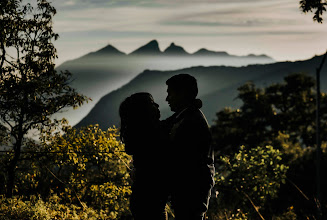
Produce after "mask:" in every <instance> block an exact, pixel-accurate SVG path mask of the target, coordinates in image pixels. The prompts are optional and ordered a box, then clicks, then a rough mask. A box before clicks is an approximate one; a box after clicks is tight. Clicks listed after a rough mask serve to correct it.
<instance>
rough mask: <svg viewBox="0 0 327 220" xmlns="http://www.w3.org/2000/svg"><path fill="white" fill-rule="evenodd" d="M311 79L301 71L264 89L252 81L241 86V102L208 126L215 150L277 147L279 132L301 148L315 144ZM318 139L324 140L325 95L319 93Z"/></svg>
mask: <svg viewBox="0 0 327 220" xmlns="http://www.w3.org/2000/svg"><path fill="white" fill-rule="evenodd" d="M314 86H315V81H314V79H313V78H312V77H311V76H308V75H305V74H293V75H289V76H287V77H285V78H284V83H277V84H273V85H270V86H268V87H267V88H256V87H255V85H254V84H253V83H246V84H245V85H243V86H241V87H240V88H239V89H238V90H239V95H238V98H240V99H241V100H242V101H243V105H242V106H241V107H240V108H239V109H236V110H232V109H228V108H226V109H224V110H222V111H220V112H218V113H217V120H216V121H215V124H214V125H213V126H212V128H211V129H212V133H213V141H214V146H215V151H217V152H220V153H222V154H230V153H234V152H237V150H238V149H239V147H240V146H241V145H245V146H246V147H251V148H252V147H256V146H264V145H272V146H274V147H277V148H278V146H280V142H279V140H278V137H279V135H280V133H283V134H287V135H289V136H290V138H289V140H290V141H291V142H292V143H299V144H300V145H301V146H302V147H308V146H314V145H315V139H314V137H315V109H316V107H315V100H316V98H315V90H314ZM321 99H322V100H321V103H322V105H321V112H322V114H321V120H322V123H321V124H322V128H321V131H322V132H321V133H322V134H321V138H322V139H321V140H322V141H327V123H326V122H327V105H326V103H327V97H326V95H325V94H324V93H322V95H321Z"/></svg>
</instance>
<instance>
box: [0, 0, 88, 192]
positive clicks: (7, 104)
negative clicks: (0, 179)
mask: <svg viewBox="0 0 327 220" xmlns="http://www.w3.org/2000/svg"><path fill="white" fill-rule="evenodd" d="M36 3H37V4H36V6H35V7H33V6H32V5H31V4H29V3H27V4H25V5H24V4H23V1H22V0H6V1H1V2H0V26H1V30H0V51H1V54H0V67H1V68H0V71H1V72H0V73H1V78H0V124H1V127H2V128H3V127H4V128H5V129H6V132H7V133H8V134H10V136H11V137H12V140H11V141H9V143H7V144H8V146H10V147H12V149H13V150H14V154H12V155H13V156H12V158H10V160H9V161H8V165H7V167H8V169H7V171H8V172H7V173H8V178H7V179H8V183H7V196H8V197H11V196H12V189H13V185H14V180H15V173H16V170H15V167H16V165H17V162H18V160H19V158H20V151H21V148H22V146H23V145H24V137H25V135H26V134H27V133H28V132H29V131H31V130H32V129H40V130H41V129H44V128H47V127H56V126H58V125H59V124H60V122H61V121H60V120H59V121H51V120H50V117H51V116H52V115H53V114H54V113H56V112H58V111H60V110H61V109H63V108H65V107H77V106H80V105H81V104H82V103H83V102H84V101H85V100H87V98H86V97H85V96H82V95H80V94H78V93H77V92H76V91H75V89H73V88H71V87H70V86H69V83H70V77H71V74H70V73H69V72H60V73H59V72H57V71H56V70H55V64H54V59H55V58H56V57H57V55H56V49H55V47H54V45H53V43H52V42H53V41H54V40H56V39H57V38H58V34H56V33H54V32H53V29H52V17H53V16H54V15H55V14H56V10H55V8H54V7H52V6H51V5H50V3H49V2H47V1H46V0H37V1H36Z"/></svg>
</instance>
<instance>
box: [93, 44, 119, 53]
mask: <svg viewBox="0 0 327 220" xmlns="http://www.w3.org/2000/svg"><path fill="white" fill-rule="evenodd" d="M94 53H95V54H98V55H125V53H123V52H121V51H119V50H118V49H117V48H115V47H113V46H112V45H110V44H108V45H107V46H105V47H104V48H101V49H100V50H98V51H96V52H94Z"/></svg>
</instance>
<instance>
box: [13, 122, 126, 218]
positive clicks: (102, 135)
mask: <svg viewBox="0 0 327 220" xmlns="http://www.w3.org/2000/svg"><path fill="white" fill-rule="evenodd" d="M117 132H118V131H117V129H116V128H110V129H108V130H107V131H102V130H101V129H100V128H99V126H98V125H95V126H92V125H90V126H88V127H83V128H80V129H75V128H72V127H70V126H64V127H63V130H62V131H57V132H55V133H53V132H51V131H49V132H48V133H44V135H43V136H42V143H43V144H42V146H37V145H30V146H29V147H28V148H27V149H26V151H27V152H31V151H33V152H35V151H36V153H37V152H40V154H36V157H37V158H35V154H31V155H29V154H26V157H25V159H26V160H24V161H23V162H21V163H19V165H20V166H19V168H18V170H24V172H18V174H17V184H16V185H15V189H16V190H17V192H16V193H17V194H19V195H25V196H30V195H38V194H40V195H41V196H42V198H43V199H47V198H48V197H49V196H51V195H53V194H54V193H55V194H57V195H58V197H59V198H60V201H61V202H62V204H74V205H76V206H78V207H82V208H85V207H86V206H85V204H86V205H87V206H88V207H92V209H94V210H96V211H97V212H103V213H105V214H106V215H107V217H106V219H117V218H119V217H121V216H128V215H129V195H130V193H131V187H130V176H129V166H130V161H131V157H130V156H129V155H127V154H126V153H125V152H124V145H123V144H122V143H121V142H120V141H118V140H117V136H119V135H118V133H117ZM42 152H46V153H45V154H44V153H42ZM33 155H34V156H33ZM32 157H34V159H32ZM23 159H24V158H23Z"/></svg>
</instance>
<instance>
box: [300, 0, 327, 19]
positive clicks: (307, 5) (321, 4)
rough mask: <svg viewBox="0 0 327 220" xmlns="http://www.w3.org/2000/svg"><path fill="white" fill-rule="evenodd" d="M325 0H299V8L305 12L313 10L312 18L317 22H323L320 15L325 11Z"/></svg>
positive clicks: (326, 2) (326, 3)
mask: <svg viewBox="0 0 327 220" xmlns="http://www.w3.org/2000/svg"><path fill="white" fill-rule="evenodd" d="M326 5H327V1H326V0H301V1H300V8H301V10H302V11H303V12H304V13H307V12H312V11H313V10H315V12H314V16H313V20H314V21H317V22H318V23H322V22H323V18H322V15H323V13H324V12H325V11H326Z"/></svg>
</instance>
